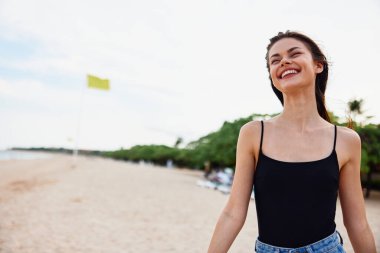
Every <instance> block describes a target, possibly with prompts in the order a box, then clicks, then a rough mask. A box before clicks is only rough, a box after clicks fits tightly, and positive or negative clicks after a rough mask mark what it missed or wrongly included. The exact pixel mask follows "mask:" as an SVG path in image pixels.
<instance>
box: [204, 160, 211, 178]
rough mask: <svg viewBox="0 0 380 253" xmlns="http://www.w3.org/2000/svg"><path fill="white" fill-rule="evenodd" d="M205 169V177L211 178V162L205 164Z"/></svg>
mask: <svg viewBox="0 0 380 253" xmlns="http://www.w3.org/2000/svg"><path fill="white" fill-rule="evenodd" d="M204 167H205V169H204V171H205V174H204V177H205V178H208V177H209V176H210V174H211V172H212V170H211V163H210V161H208V160H207V161H205V162H204Z"/></svg>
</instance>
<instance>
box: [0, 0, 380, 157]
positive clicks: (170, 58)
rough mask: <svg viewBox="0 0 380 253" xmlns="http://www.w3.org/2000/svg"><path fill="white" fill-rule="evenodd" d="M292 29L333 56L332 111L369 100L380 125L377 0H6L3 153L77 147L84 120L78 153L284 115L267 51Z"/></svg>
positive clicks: (0, 60)
mask: <svg viewBox="0 0 380 253" xmlns="http://www.w3.org/2000/svg"><path fill="white" fill-rule="evenodd" d="M288 29H289V30H295V31H299V32H303V33H305V34H307V35H309V36H310V37H311V38H313V39H314V40H315V41H316V42H317V43H318V44H319V45H320V46H321V48H322V50H323V51H324V52H325V54H326V55H327V58H328V60H329V61H330V62H331V66H330V79H329V83H328V86H327V91H326V100H327V101H326V104H327V108H328V109H329V110H332V111H333V112H334V113H335V114H337V115H338V116H341V117H344V116H345V110H346V109H347V102H348V101H349V100H350V99H352V98H358V99H360V98H362V99H364V101H365V103H364V110H365V113H366V115H373V116H375V117H374V118H373V119H372V120H371V121H370V122H373V123H380V99H379V94H380V93H379V91H380V88H379V87H380V81H379V79H380V78H379V73H380V71H379V70H380V69H379V68H380V67H379V63H378V61H377V60H378V58H379V57H380V2H379V1H378V0H363V1H353V0H349V1H331V0H319V1H313V2H310V1H296V0H294V1H292V0H289V1H273V0H272V1H271V0H269V1H268V0H265V1H248V0H246V1H245V0H234V1H226V0H224V1H223V0H218V1H216V0H213V1H211V0H192V1H178V0H176V1H160V0H151V1H148V0H139V1H115V0H107V1H94V0H91V1H88V0H85V1H77V0H75V1H74V0H66V1H51V0H34V1H26V0H24V1H21V0H0V120H1V121H0V149H4V148H10V147H14V146H23V147H31V146H45V147H67V148H71V147H72V146H73V142H74V140H75V138H76V133H77V126H78V119H79V118H80V119H81V120H80V124H79V125H80V138H79V147H80V148H85V149H101V150H112V149H118V148H120V147H124V148H128V147H131V146H133V145H137V144H166V145H170V146H172V145H173V144H174V142H175V140H176V138H177V137H179V136H181V137H183V138H184V140H185V142H189V141H192V140H195V139H197V138H199V137H201V136H203V135H205V134H207V133H209V132H211V131H215V130H217V129H218V128H219V127H221V125H222V124H223V122H224V121H226V120H228V121H230V120H234V119H237V118H240V117H246V116H248V115H250V114H252V113H276V112H280V111H281V110H282V106H281V104H280V102H279V101H278V99H277V98H276V96H275V95H274V93H273V91H272V90H271V87H270V83H269V79H268V72H267V70H266V67H265V59H264V57H265V52H266V46H267V44H268V42H269V38H270V37H272V36H274V35H276V34H277V32H279V31H285V30H288ZM87 74H93V75H96V76H99V77H101V78H108V79H110V85H111V90H110V91H106V92H105V91H100V90H93V89H87V88H86V75H87ZM81 94H83V96H82V95H81ZM81 97H82V100H81ZM81 101H82V107H81ZM80 108H82V112H81V113H80ZM284 138H285V137H284Z"/></svg>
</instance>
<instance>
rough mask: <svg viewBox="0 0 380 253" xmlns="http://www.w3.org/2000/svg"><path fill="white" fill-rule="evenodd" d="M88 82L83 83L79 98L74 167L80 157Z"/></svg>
mask: <svg viewBox="0 0 380 253" xmlns="http://www.w3.org/2000/svg"><path fill="white" fill-rule="evenodd" d="M86 85H87V84H86V83H85V85H83V87H82V90H81V94H80V99H79V112H78V119H77V129H76V137H75V142H74V143H75V144H74V149H73V167H75V166H76V163H77V158H78V147H79V139H80V126H81V121H82V113H83V103H84V97H85V96H84V95H85V90H86V88H87V87H86Z"/></svg>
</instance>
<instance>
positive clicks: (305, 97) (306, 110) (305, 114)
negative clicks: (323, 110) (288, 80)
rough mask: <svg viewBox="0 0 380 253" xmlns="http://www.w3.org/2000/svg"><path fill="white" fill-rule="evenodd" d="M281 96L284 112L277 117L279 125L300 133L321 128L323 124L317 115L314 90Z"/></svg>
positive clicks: (322, 120)
mask: <svg viewBox="0 0 380 253" xmlns="http://www.w3.org/2000/svg"><path fill="white" fill-rule="evenodd" d="M283 94H284V110H283V111H282V113H281V114H280V115H279V116H278V121H279V123H281V124H283V125H287V126H289V127H290V128H292V129H293V130H295V131H297V132H301V133H302V132H305V131H310V130H312V129H315V128H318V127H321V126H322V125H323V123H325V120H324V119H323V118H322V117H321V116H320V115H319V113H318V109H317V101H316V99H315V92H314V90H313V91H305V90H304V91H300V92H297V93H292V94H285V93H283Z"/></svg>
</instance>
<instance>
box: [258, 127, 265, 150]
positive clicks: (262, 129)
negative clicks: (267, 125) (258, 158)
mask: <svg viewBox="0 0 380 253" xmlns="http://www.w3.org/2000/svg"><path fill="white" fill-rule="evenodd" d="M263 134H264V122H263V121H262V120H261V139H260V149H259V153H261V146H262V145H263Z"/></svg>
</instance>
